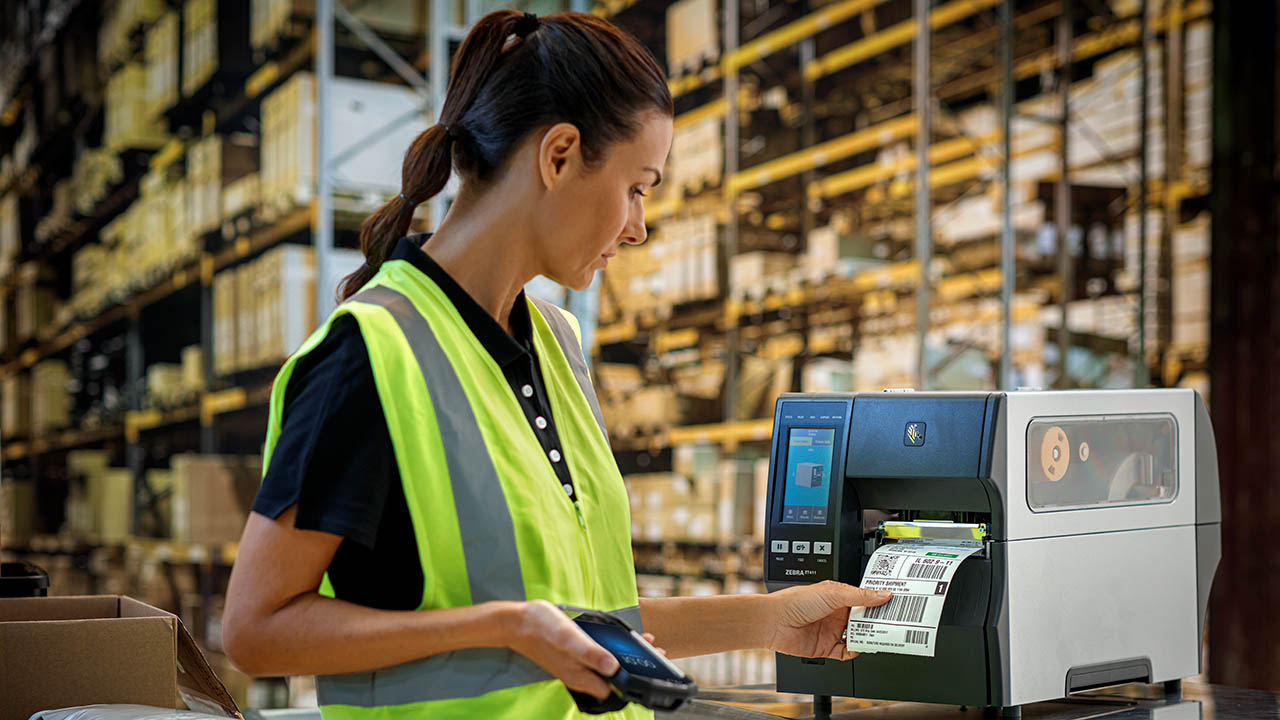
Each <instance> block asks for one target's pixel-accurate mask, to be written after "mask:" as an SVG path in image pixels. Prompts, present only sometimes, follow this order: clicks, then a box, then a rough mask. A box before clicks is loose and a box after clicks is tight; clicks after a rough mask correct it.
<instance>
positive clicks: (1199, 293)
mask: <svg viewBox="0 0 1280 720" xmlns="http://www.w3.org/2000/svg"><path fill="white" fill-rule="evenodd" d="M1209 248H1210V236H1209V216H1208V213H1202V214H1200V215H1199V216H1197V217H1196V218H1195V219H1194V220H1193V221H1191V222H1189V223H1185V224H1183V225H1180V226H1178V227H1177V228H1174V231H1173V287H1172V291H1173V336H1172V338H1171V342H1170V345H1171V347H1172V349H1173V350H1175V351H1178V352H1184V353H1192V354H1195V353H1198V354H1201V355H1203V354H1204V353H1205V352H1207V350H1208V347H1209V295H1210V274H1211V273H1210V267H1209V258H1210V255H1209Z"/></svg>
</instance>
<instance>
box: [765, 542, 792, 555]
mask: <svg viewBox="0 0 1280 720" xmlns="http://www.w3.org/2000/svg"><path fill="white" fill-rule="evenodd" d="M769 549H770V550H772V551H773V552H776V553H784V552H789V551H790V550H791V548H790V542H788V541H786V540H774V541H773V544H771V545H770V546H769Z"/></svg>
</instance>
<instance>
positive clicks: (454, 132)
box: [441, 123, 471, 143]
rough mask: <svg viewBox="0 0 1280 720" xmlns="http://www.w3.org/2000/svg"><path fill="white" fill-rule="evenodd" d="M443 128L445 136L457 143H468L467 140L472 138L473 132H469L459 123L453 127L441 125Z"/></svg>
mask: <svg viewBox="0 0 1280 720" xmlns="http://www.w3.org/2000/svg"><path fill="white" fill-rule="evenodd" d="M441 127H443V128H444V134H445V136H446V137H448V138H449V140H451V141H453V142H456V143H460V142H466V141H467V138H468V137H470V136H471V132H470V131H469V130H467V129H466V128H465V127H463V126H461V125H458V124H457V123H454V124H452V125H444V124H441Z"/></svg>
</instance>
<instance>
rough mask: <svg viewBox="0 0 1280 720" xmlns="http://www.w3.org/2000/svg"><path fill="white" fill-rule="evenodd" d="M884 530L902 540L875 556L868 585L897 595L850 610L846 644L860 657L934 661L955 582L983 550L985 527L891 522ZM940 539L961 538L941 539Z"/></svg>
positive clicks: (865, 584)
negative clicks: (874, 655)
mask: <svg viewBox="0 0 1280 720" xmlns="http://www.w3.org/2000/svg"><path fill="white" fill-rule="evenodd" d="M941 526H947V527H941ZM882 531H883V532H884V535H885V536H886V537H898V538H901V540H900V541H899V542H896V543H889V544H886V545H882V546H881V547H879V548H878V549H876V551H875V552H874V553H872V555H871V558H870V561H869V562H868V563H867V571H866V573H865V574H864V575H863V576H862V587H864V588H866V589H868V590H889V591H891V592H892V593H893V597H892V598H890V600H889V602H887V603H885V604H884V605H880V606H879V607H874V608H863V607H855V608H853V609H852V610H851V611H850V612H849V624H848V627H847V628H846V630H845V646H846V647H847V648H848V649H849V650H850V651H853V652H859V653H874V652H889V653H898V654H902V655H921V656H924V657H933V655H934V646H935V643H936V642H937V639H938V624H939V622H940V621H941V619H942V608H943V605H944V604H945V603H946V600H947V592H948V591H950V589H951V578H952V577H954V576H955V574H956V569H958V568H959V567H960V563H962V562H964V560H965V558H967V557H969V556H970V555H973V554H974V553H976V552H978V551H980V550H981V549H982V542H981V537H983V536H985V527H982V526H978V525H964V524H960V523H892V524H891V523H886V524H885V526H883V527H882ZM912 533H914V534H912ZM938 535H943V536H947V535H950V536H952V537H956V538H957V539H954V540H941V539H937V536H938ZM960 538H964V539H960Z"/></svg>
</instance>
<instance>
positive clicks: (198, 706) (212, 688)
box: [178, 621, 243, 718]
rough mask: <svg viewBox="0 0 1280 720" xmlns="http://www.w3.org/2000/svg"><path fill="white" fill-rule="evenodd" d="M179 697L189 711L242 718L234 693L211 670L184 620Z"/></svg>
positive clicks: (180, 625)
mask: <svg viewBox="0 0 1280 720" xmlns="http://www.w3.org/2000/svg"><path fill="white" fill-rule="evenodd" d="M178 694H179V695H181V696H182V700H183V702H185V703H186V704H187V707H188V708H190V709H192V710H195V711H197V712H202V713H206V714H209V715H224V716H226V717H231V718H243V716H242V715H241V714H240V710H239V709H238V708H237V707H236V701H235V700H233V699H232V698H231V693H229V692H227V688H226V686H225V685H223V684H222V681H221V680H219V679H218V676H217V675H216V674H214V672H213V669H212V668H210V667H209V663H208V662H207V661H206V660H205V659H204V655H202V654H201V653H200V649H199V648H197V647H196V642H195V640H193V639H192V638H191V633H189V632H187V628H186V627H184V626H183V624H182V622H181V621H179V622H178Z"/></svg>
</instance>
